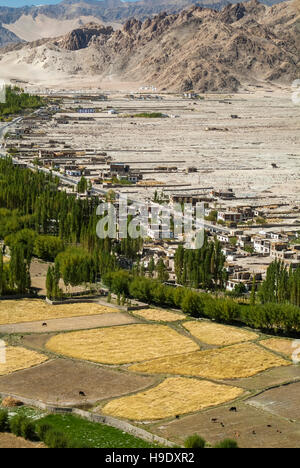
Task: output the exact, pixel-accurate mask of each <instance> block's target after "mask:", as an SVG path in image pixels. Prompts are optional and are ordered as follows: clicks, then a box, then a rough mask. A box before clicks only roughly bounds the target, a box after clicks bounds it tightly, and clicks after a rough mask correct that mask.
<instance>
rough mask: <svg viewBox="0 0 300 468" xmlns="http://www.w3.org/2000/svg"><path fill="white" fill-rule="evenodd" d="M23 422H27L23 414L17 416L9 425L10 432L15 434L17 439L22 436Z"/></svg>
mask: <svg viewBox="0 0 300 468" xmlns="http://www.w3.org/2000/svg"><path fill="white" fill-rule="evenodd" d="M23 421H26V417H25V416H24V415H22V414H17V415H16V416H14V417H13V418H12V419H11V420H10V423H9V426H10V430H11V432H12V433H13V434H15V435H16V436H17V437H21V436H22V423H23Z"/></svg>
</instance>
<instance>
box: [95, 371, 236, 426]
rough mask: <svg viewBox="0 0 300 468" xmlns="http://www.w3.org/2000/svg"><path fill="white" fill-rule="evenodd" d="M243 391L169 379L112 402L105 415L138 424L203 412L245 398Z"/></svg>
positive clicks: (209, 383)
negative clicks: (130, 420)
mask: <svg viewBox="0 0 300 468" xmlns="http://www.w3.org/2000/svg"><path fill="white" fill-rule="evenodd" d="M242 394H243V390H241V389H240V388H235V387H229V386H227V385H217V384H214V383H212V382H204V381H199V380H196V379H187V378H182V377H177V378H168V379H166V380H165V381H164V382H162V383H161V384H159V385H158V386H157V387H154V388H151V389H150V390H147V391H146V392H142V393H138V394H136V395H131V396H128V397H123V398H119V399H116V400H113V401H111V402H109V403H108V404H107V405H106V406H105V407H104V408H103V412H104V413H105V414H109V415H111V416H117V417H121V418H126V419H132V420H135V421H146V420H156V419H163V418H170V417H174V416H176V415H179V414H186V413H192V412H195V411H200V410H202V409H204V408H208V407H210V406H215V405H219V404H221V403H225V402H227V401H230V400H234V399H235V398H237V397H239V396H241V395H242Z"/></svg>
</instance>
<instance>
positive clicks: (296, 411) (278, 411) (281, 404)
mask: <svg viewBox="0 0 300 468" xmlns="http://www.w3.org/2000/svg"><path fill="white" fill-rule="evenodd" d="M299 374H300V368H299ZM299 392H300V382H297V383H291V384H289V385H285V386H283V387H278V388H273V389H271V390H267V391H266V392H264V393H261V394H260V395H257V396H256V397H254V398H251V399H250V400H248V404H250V405H251V406H255V407H256V408H259V409H262V410H264V411H267V412H269V413H272V414H274V415H277V416H280V417H283V418H286V419H290V420H293V421H295V420H297V421H298V422H300V406H299ZM299 434H300V433H299ZM299 440H300V439H299ZM299 446H300V443H299Z"/></svg>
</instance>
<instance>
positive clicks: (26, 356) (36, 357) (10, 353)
mask: <svg viewBox="0 0 300 468" xmlns="http://www.w3.org/2000/svg"><path fill="white" fill-rule="evenodd" d="M47 360H48V358H47V357H46V356H44V355H43V354H39V353H37V352H36V351H29V350H28V349H25V348H21V347H13V346H7V347H6V350H5V362H1V361H0V375H7V374H12V373H13V372H16V371H18V370H21V369H28V368H29V367H33V366H37V365H38V364H41V363H42V362H45V361H47Z"/></svg>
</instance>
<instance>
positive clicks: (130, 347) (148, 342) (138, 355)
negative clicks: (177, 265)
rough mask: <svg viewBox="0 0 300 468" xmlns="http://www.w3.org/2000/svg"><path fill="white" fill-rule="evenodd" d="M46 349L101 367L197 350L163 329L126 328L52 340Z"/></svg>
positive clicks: (110, 328) (183, 339) (149, 327)
mask: <svg viewBox="0 0 300 468" xmlns="http://www.w3.org/2000/svg"><path fill="white" fill-rule="evenodd" d="M46 346H47V348H48V349H50V350H51V351H54V352H56V353H59V354H63V355H66V356H71V357H74V358H77V359H85V360H88V361H94V362H101V363H104V364H125V363H131V362H140V361H145V360H146V359H149V358H150V359H154V358H157V357H160V356H169V355H172V354H178V353H179V352H180V351H182V352H189V351H195V350H196V349H199V347H198V346H197V345H196V344H195V343H194V342H193V341H192V340H190V339H189V338H185V337H184V336H182V335H180V334H179V333H177V332H176V331H174V330H172V328H169V327H167V326H165V325H150V324H149V325H146V324H145V325H142V324H141V325H126V326H119V327H109V328H103V329H97V330H85V331H80V332H72V333H65V334H60V335H57V336H54V337H53V338H51V339H50V340H49V341H48V343H47V345H46Z"/></svg>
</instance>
